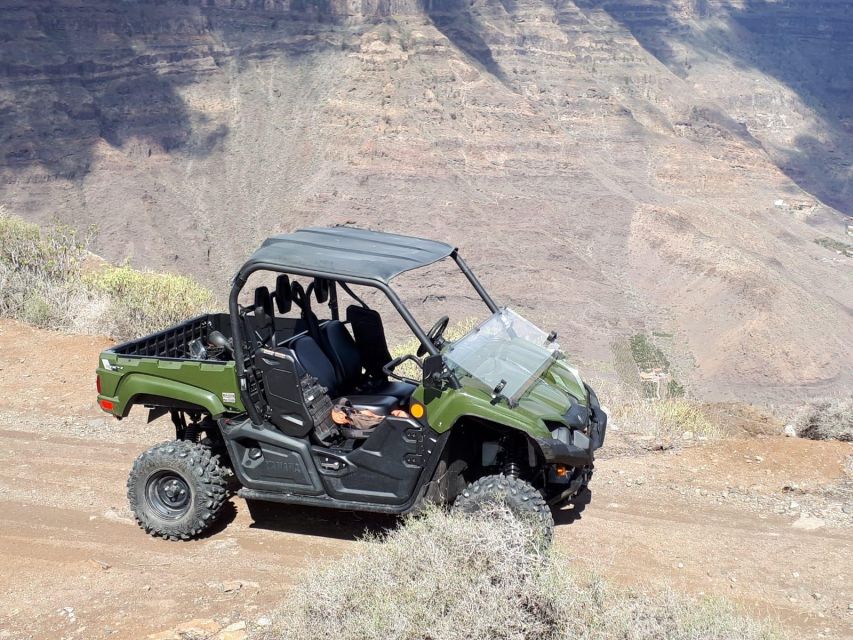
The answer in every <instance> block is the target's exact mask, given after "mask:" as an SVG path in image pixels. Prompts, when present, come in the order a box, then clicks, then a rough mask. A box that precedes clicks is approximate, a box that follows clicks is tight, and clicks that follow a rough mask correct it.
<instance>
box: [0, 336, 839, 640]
mask: <svg viewBox="0 0 853 640" xmlns="http://www.w3.org/2000/svg"><path fill="white" fill-rule="evenodd" d="M22 331H23V332H30V331H31V330H29V329H24V328H21V327H18V326H17V325H12V324H10V323H2V324H0V375H2V380H3V384H4V386H6V388H7V390H8V391H9V393H7V394H6V395H5V396H4V397H3V399H2V403H0V441H2V445H0V556H2V558H3V561H2V565H0V638H60V637H62V638H69V639H71V638H87V639H88V638H107V637H109V638H144V637H146V635H148V634H152V633H156V632H159V631H162V630H164V629H170V628H173V627H175V626H176V625H177V624H179V623H182V622H184V621H187V620H190V619H192V618H213V619H216V620H217V621H218V622H220V623H223V624H224V623H225V621H226V619H227V620H228V621H235V620H245V621H246V622H247V624H248V627H249V629H250V630H251V629H253V628H256V622H257V621H258V620H259V619H261V618H263V617H268V616H269V615H270V614H271V613H272V612H273V611H274V610H275V608H276V605H277V603H278V602H280V600H281V598H282V596H283V595H284V594H285V593H286V592H287V590H288V588H289V587H290V585H291V584H292V583H293V581H294V580H295V579H296V578H297V576H298V574H299V572H300V571H302V570H304V569H305V568H307V567H309V566H310V565H311V563H312V562H314V561H320V560H323V561H325V560H330V559H332V560H333V559H342V560H345V557H346V554H347V553H348V552H349V551H350V550H351V548H352V547H351V541H352V539H353V538H354V537H355V536H357V535H359V534H360V533H362V532H363V531H364V530H365V529H366V528H368V527H370V528H379V527H383V526H389V525H391V524H393V521H392V520H389V519H382V518H379V519H377V518H363V517H360V516H356V515H353V514H347V513H338V512H326V511H318V510H308V509H299V508H287V509H284V510H281V511H280V512H278V514H277V515H276V516H275V517H270V518H268V519H264V520H263V522H261V523H255V522H254V521H253V520H252V518H251V517H250V515H249V514H248V512H247V509H246V506H245V503H244V502H243V501H241V500H239V499H234V500H233V501H232V503H233V505H234V508H233V509H230V510H229V511H228V513H226V516H225V518H224V520H225V523H224V524H226V525H227V526H224V527H220V528H218V529H217V530H216V531H214V532H213V533H212V535H210V536H209V537H207V538H205V539H202V540H198V541H193V542H188V543H167V542H163V541H160V540H155V539H152V538H149V537H147V536H146V535H144V534H143V533H142V532H141V530H139V529H138V528H137V527H136V525H135V524H134V523H133V522H132V520H131V518H130V515H129V513H128V510H127V507H126V500H125V495H124V483H125V479H126V473H127V471H128V469H129V467H130V464H131V462H132V460H133V458H134V457H135V456H136V455H137V454H138V453H139V452H140V451H141V450H143V449H145V448H146V447H148V446H150V445H151V444H153V443H155V442H158V441H160V440H164V439H167V438H168V437H169V428H170V427H169V425H168V423H167V422H164V421H161V422H155V423H153V424H151V425H146V424H145V423H144V421H143V420H141V419H140V418H139V417H138V416H137V417H136V418H132V419H129V420H127V421H123V422H121V423H119V422H115V421H106V420H103V419H102V418H101V416H100V415H99V414H98V413H97V409H95V408H93V407H92V406H91V398H92V397H93V392H92V390H91V389H90V387H91V386H92V380H91V378H92V376H91V375H90V373H89V372H90V371H91V365H92V364H93V363H94V362H95V357H96V354H97V350H98V348H99V346H100V344H102V341H98V340H95V339H91V340H90V339H87V338H73V337H69V336H57V335H54V334H46V333H41V332H39V334H38V335H31V336H27V338H28V341H29V340H30V339H32V338H38V340H34V341H31V342H29V344H30V345H33V344H36V345H37V347H35V349H36V351H40V350H41V349H44V352H43V353H41V352H39V353H33V348H28V349H27V351H28V353H27V357H28V359H29V361H30V362H31V365H30V366H28V367H27V368H26V370H23V369H22V368H21V367H20V359H21V358H22V357H24V356H22V355H21V353H22V350H23V349H24V348H25V347H23V346H20V345H21V344H22V341H21V332H22ZM56 353H61V354H63V356H64V357H63V358H62V362H61V363H60V364H59V365H58V366H59V370H60V373H61V375H62V376H63V378H64V379H65V382H60V381H59V378H58V376H57V373H56V371H54V373H53V378H50V379H48V378H46V377H39V376H46V375H47V374H48V373H49V370H50V368H51V364H50V361H51V360H53V361H54V362H55V360H56V358H55V354H56ZM25 373H28V374H29V375H30V376H31V377H36V378H38V379H39V381H40V382H39V386H38V388H37V390H33V386H32V385H31V384H29V383H28V382H27V381H28V380H29V378H25V377H23V376H24V374H25ZM50 380H53V382H50ZM60 390H61V392H62V393H63V394H64V398H65V399H64V402H63V403H61V404H56V403H53V404H51V403H48V404H47V405H46V408H44V410H43V411H41V412H40V413H39V414H35V413H33V408H34V407H36V406H38V405H40V404H42V403H44V402H45V400H44V398H45V397H51V396H53V395H56V394H57V393H59V391H60ZM614 436H616V437H618V434H614ZM851 454H853V447H851V446H850V445H847V444H842V443H817V442H810V441H804V440H786V439H782V438H762V439H748V440H735V441H725V442H717V443H706V444H703V445H698V446H694V447H692V448H688V449H684V450H682V451H679V452H666V453H654V454H646V455H634V456H622V457H611V458H606V459H603V460H601V462H600V465H599V470H598V472H597V475H596V477H595V479H594V480H593V496H592V500H591V502H590V503H589V504H587V505H583V504H579V505H576V506H575V507H574V508H573V509H566V510H565V511H564V512H562V513H561V514H560V517H559V522H560V523H561V524H560V526H558V530H557V543H558V544H559V545H561V546H562V547H563V548H564V549H565V550H566V551H567V552H568V553H569V554H570V555H571V556H572V557H573V558H574V561H576V562H578V563H581V564H583V565H588V566H589V567H592V568H595V569H596V570H597V571H599V572H601V573H603V574H604V575H605V576H607V577H609V578H611V579H613V580H615V581H617V582H620V583H624V584H628V585H646V584H651V585H657V586H660V585H664V584H672V585H673V586H674V587H675V588H676V589H683V590H685V591H688V592H690V593H694V594H701V593H704V594H716V595H724V596H726V597H729V598H732V599H734V600H735V602H736V603H738V604H739V605H740V606H742V607H743V608H744V609H745V610H747V611H749V612H751V613H755V614H757V615H762V616H767V615H769V616H771V617H774V618H777V619H778V620H780V622H781V623H782V624H783V625H785V626H787V627H790V628H793V629H796V630H797V632H798V633H799V634H802V636H803V637H815V638H816V637H835V638H850V637H853V608H851V606H850V605H851V604H853V578H851V576H853V527H851V525H853V516H850V515H849V514H845V512H844V508H847V507H849V506H851V505H853V503H851V501H850V493H849V484H848V483H849V477H848V475H847V471H846V470H845V465H849V457H850V456H851ZM784 487H789V489H788V490H785V489H784ZM792 487H794V488H792ZM792 500H796V501H797V502H799V503H802V507H799V508H798V511H794V510H792V509H791V508H790V504H789V503H791V501H792ZM805 509H809V510H810V512H811V514H812V515H809V516H808V517H800V516H798V513H801V512H802V511H804V510H805ZM815 513H817V514H819V515H820V518H818V517H817V516H815V515H814V514H815ZM804 526H805V527H816V528H814V529H813V530H809V529H808V528H802V527H804Z"/></svg>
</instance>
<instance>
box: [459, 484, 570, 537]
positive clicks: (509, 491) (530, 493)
mask: <svg viewBox="0 0 853 640" xmlns="http://www.w3.org/2000/svg"><path fill="white" fill-rule="evenodd" d="M488 504H502V505H506V506H507V507H508V508H509V510H510V511H512V512H513V513H514V514H515V515H516V516H518V517H521V518H526V519H529V520H531V521H533V522H534V523H535V524H536V525H537V526H540V527H541V529H542V532H543V534H544V536H545V537H546V538H547V539H549V540H550V539H551V537H552V535H553V533H554V516H553V515H552V514H551V508H550V507H549V506H548V505H547V503H546V502H545V498H543V497H542V494H541V493H539V491H538V490H537V489H536V488H535V487H533V485H531V484H530V483H528V482H525V481H524V480H522V479H520V478H516V477H515V476H505V475H502V474H501V475H494V476H484V477H482V478H480V479H479V480H475V481H474V482H472V483H471V484H469V485H468V486H467V487H465V489H464V490H463V491H462V493H460V494H459V496H458V497H457V498H456V500H455V501H454V502H453V511H457V512H461V513H476V512H477V511H479V510H480V509H481V508H483V506H485V505H488Z"/></svg>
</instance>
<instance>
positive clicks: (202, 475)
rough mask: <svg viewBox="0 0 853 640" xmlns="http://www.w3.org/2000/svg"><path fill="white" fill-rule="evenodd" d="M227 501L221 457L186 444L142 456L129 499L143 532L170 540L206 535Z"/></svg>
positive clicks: (129, 481) (168, 444) (133, 471)
mask: <svg viewBox="0 0 853 640" xmlns="http://www.w3.org/2000/svg"><path fill="white" fill-rule="evenodd" d="M226 496H227V489H226V479H225V472H224V470H223V469H222V467H221V466H220V465H219V457H218V456H215V455H212V453H211V451H210V449H208V448H207V447H205V446H203V445H201V444H198V443H195V442H189V441H185V440H175V441H174V442H164V443H163V444H158V445H157V446H155V447H152V448H151V449H149V450H148V451H146V452H145V453H143V454H142V455H141V456H139V457H138V458H137V459H136V461H135V462H134V463H133V468H132V469H131V471H130V476H129V477H128V479H127V499H128V501H129V503H130V509H131V511H133V515H134V516H136V521H137V522H138V523H139V526H140V527H142V528H143V529H145V531H146V532H147V533H150V534H151V535H154V536H160V537H163V538H166V539H168V540H189V539H191V538H195V537H197V536H199V535H201V534H202V533H203V532H204V531H205V530H207V529H208V528H209V527H210V526H211V525H212V524H213V523H214V522H215V521H216V518H217V516H218V515H219V512H220V511H221V509H222V505H223V504H224V503H225V498H226Z"/></svg>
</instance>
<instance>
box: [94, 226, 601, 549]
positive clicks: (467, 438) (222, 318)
mask: <svg viewBox="0 0 853 640" xmlns="http://www.w3.org/2000/svg"><path fill="white" fill-rule="evenodd" d="M445 258H450V259H452V260H453V261H455V263H456V265H458V268H459V269H460V270H461V272H462V274H464V276H465V278H467V281H468V282H470V284H471V286H472V287H473V289H474V292H476V294H477V296H478V297H479V299H481V300H482V302H483V303H484V304H485V305H486V307H488V312H489V314H490V315H489V316H488V318H487V319H486V320H484V321H483V322H481V323H480V324H479V325H477V326H476V327H475V328H474V329H472V330H471V331H470V332H468V333H467V334H466V335H465V336H463V337H462V338H460V339H458V340H455V341H452V342H451V341H448V340H446V339H445V338H444V336H443V334H444V332H445V329H446V328H447V326H448V318H447V316H444V317H442V318H441V319H439V320H438V321H437V322H436V323H435V324H434V325H433V326H432V328H431V329H429V330H428V331H424V330H423V329H422V327H421V326H420V325H419V324H418V322H417V321H416V319H415V318H414V316H413V315H412V314H411V312H410V311H409V310H408V309H407V307H406V306H405V305H404V304H403V302H402V301H401V299H400V297H399V296H398V295H397V294H396V293H395V292H394V290H393V289H392V288H391V281H392V280H393V279H394V278H395V277H396V276H398V275H400V274H401V273H403V272H407V271H410V270H412V269H419V268H421V267H426V266H427V265H431V264H433V263H435V262H437V261H440V260H443V259H445ZM257 272H272V273H267V274H266V275H267V276H268V281H269V285H270V286H269V287H267V286H260V287H257V288H255V289H254V291H253V292H251V291H250V290H249V289H247V291H246V292H245V293H243V294H242V295H241V292H242V291H243V289H244V287H246V283H247V280H248V279H249V276H250V275H252V274H254V273H257ZM255 279H257V277H256V278H255ZM273 283H274V286H273ZM363 287H370V288H373V289H375V290H379V292H381V293H382V294H384V295H385V296H387V299H388V300H389V301H390V303H391V305H392V306H393V307H394V309H396V311H397V312H398V313H399V314H400V316H401V317H402V320H403V321H404V322H405V324H406V325H407V326H408V327H409V328H410V329H411V331H412V333H413V334H414V336H415V337H416V338H417V340H418V342H419V343H420V346H419V347H418V348H417V353H416V354H411V353H409V354H405V355H403V356H401V357H398V358H392V357H391V355H390V353H389V350H388V345H387V343H386V339H385V330H384V324H383V319H382V317H381V316H380V314H379V313H378V312H377V311H376V310H375V309H372V308H369V307H368V305H367V304H365V303H364V301H363V299H362V297H360V296H359V295H358V294H357V293H356V292H355V291H354V289H359V290H362V291H364V290H363V289H362V288H363ZM248 293H252V294H253V295H252V296H248V300H250V301H251V302H250V304H246V305H243V304H241V303H240V301H241V300H246V299H247V294H248ZM344 294H346V295H347V296H348V297H350V298H351V299H352V301H353V302H352V304H349V305H348V306H347V307H346V309H345V310H344V313H343V317H342V314H341V309H340V308H339V297H342V296H343V295H344ZM362 295H363V296H364V297H367V296H366V295H364V293H362ZM312 305H313V306H314V307H317V308H318V309H320V308H321V307H322V308H323V311H322V312H321V313H320V315H321V316H325V317H322V318H318V315H317V313H315V310H314V308H313V307H312ZM229 310H230V313H227V314H224V313H222V314H209V315H204V316H200V317H197V318H193V319H191V320H187V321H186V322H184V323H182V324H179V325H177V326H174V327H171V328H169V329H166V330H164V331H161V332H159V333H155V334H153V335H150V336H147V337H144V338H140V339H138V340H134V341H132V342H128V343H126V344H122V345H119V346H116V347H114V348H112V349H108V350H106V351H104V352H103V353H102V354H101V355H100V363H99V366H98V369H97V386H98V403H99V404H100V406H101V408H102V409H104V410H105V411H107V412H109V413H111V414H113V415H114V416H115V417H117V418H119V419H121V418H124V417H125V416H127V415H128V412H129V411H130V410H131V407H133V406H134V405H142V406H145V407H148V408H149V411H150V413H149V421H150V420H153V419H155V418H158V417H161V416H167V415H168V416H170V417H171V421H172V423H173V424H174V427H175V439H174V440H172V441H169V442H166V443H163V444H159V445H157V446H155V447H153V448H151V449H149V450H148V451H146V452H145V453H143V454H142V455H141V456H140V457H139V458H138V459H137V460H136V462H135V463H134V465H133V469H132V471H131V473H130V478H129V480H128V498H129V501H130V506H131V508H132V510H133V512H134V514H135V515H136V518H137V520H138V521H139V524H140V525H141V526H142V527H143V528H144V529H145V530H146V531H147V532H149V533H151V534H153V535H158V536H162V537H165V538H168V539H175V540H177V539H183V540H186V539H190V538H192V537H194V536H198V535H200V534H202V533H203V532H204V531H205V530H206V529H208V528H209V527H210V526H211V524H212V523H213V522H214V521H215V520H216V517H217V515H218V514H219V512H220V510H221V508H222V506H223V503H224V502H225V500H226V497H227V495H228V491H229V486H231V485H239V489H238V490H237V494H238V495H239V496H241V497H243V498H245V499H246V500H247V501H249V504H250V507H251V506H252V505H253V504H255V503H258V502H267V503H282V504H299V505H313V506H318V507H332V508H336V509H346V510H355V511H373V512H382V513H392V514H402V513H407V512H410V511H412V510H414V509H416V508H417V507H418V506H419V505H421V504H423V503H424V502H425V501H434V502H439V503H444V504H450V505H452V508H454V509H459V510H462V511H467V512H470V511H476V510H477V509H479V508H480V507H481V506H482V505H483V504H485V503H486V502H490V501H500V502H503V503H505V504H507V505H508V506H509V507H510V508H511V509H513V510H515V511H517V512H518V513H521V514H528V515H530V516H531V517H533V518H537V519H539V520H540V521H541V522H542V525H543V527H545V528H546V529H547V530H548V532H549V534H550V531H551V529H552V527H553V524H554V521H553V517H552V513H551V508H552V507H559V506H560V505H561V504H564V503H566V502H567V501H569V500H571V499H572V498H573V497H574V496H576V495H577V494H578V493H579V492H580V491H582V490H583V489H584V488H585V487H586V485H587V483H588V482H589V480H590V477H591V475H592V470H593V459H594V452H595V450H596V449H598V448H599V447H600V446H601V445H602V443H603V441H604V435H605V430H606V426H607V416H606V414H605V413H604V412H603V411H602V409H601V407H600V405H599V402H598V399H597V398H596V396H595V393H594V392H593V391H592V389H590V388H589V386H587V385H586V384H584V382H583V381H582V380H581V379H580V377H579V376H578V373H577V372H576V371H575V370H574V369H572V368H571V367H570V366H569V365H568V363H567V362H566V359H565V356H564V355H563V353H562V352H561V351H560V349H559V347H558V345H557V342H556V334H555V333H554V332H551V333H546V332H544V331H542V330H540V329H538V328H537V327H536V326H534V325H533V324H531V323H530V322H528V321H527V320H525V319H524V318H522V317H521V316H520V315H518V314H517V313H515V312H514V311H511V310H510V309H507V308H503V307H499V306H498V305H497V304H496V303H495V301H494V300H492V298H491V297H490V296H489V294H488V293H487V292H486V290H485V289H484V288H483V286H482V284H481V283H480V282H479V280H477V278H476V277H475V276H474V274H473V273H472V272H471V270H470V269H469V268H468V266H467V265H466V264H465V262H464V261H463V260H462V258H461V257H460V256H459V254H458V253H457V250H456V249H454V248H453V247H451V246H450V245H447V244H444V243H442V242H435V241H432V240H424V239H420V238H412V237H407V236H401V235H393V234H386V233H378V232H374V231H367V230H363V229H354V228H347V227H341V228H330V229H319V228H315V229H302V230H299V231H296V232H295V233H292V234H287V235H278V236H273V237H271V238H269V239H268V240H266V241H265V242H264V243H263V245H262V246H261V247H260V248H259V249H258V250H257V251H256V252H255V253H254V254H253V255H252V256H251V258H249V260H248V262H246V264H245V265H243V267H242V268H241V269H240V271H239V272H238V273H237V275H236V276H235V278H234V282H233V287H232V289H231V295H230V304H229ZM386 319H387V318H386ZM406 361H410V362H412V363H415V365H416V366H413V365H407V367H404V368H401V367H400V365H401V364H402V363H403V362H406ZM398 369H400V371H403V369H408V370H410V371H411V370H412V369H414V370H418V371H420V372H422V375H419V376H418V378H419V379H413V378H411V377H407V376H405V375H402V374H401V373H398V371H397V370H398ZM334 412H337V418H338V419H336V418H335V416H333V413H334ZM342 412H343V414H344V417H345V420H344V421H343V422H341V421H340V419H339V418H340V416H341V414H342ZM364 416H367V417H369V418H370V419H371V421H372V424H369V425H367V426H365V424H363V423H362V421H360V420H359V418H361V417H364ZM350 417H352V418H353V419H354V424H350V423H349V422H348V419H349V418H350ZM231 473H233V476H234V477H233V480H231V481H230V482H229V481H227V480H228V477H229V476H230V475H231Z"/></svg>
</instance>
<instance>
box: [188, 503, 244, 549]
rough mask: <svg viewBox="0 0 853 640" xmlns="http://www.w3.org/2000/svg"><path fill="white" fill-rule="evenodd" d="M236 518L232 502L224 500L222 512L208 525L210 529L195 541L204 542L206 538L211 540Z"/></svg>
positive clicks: (235, 510) (235, 508) (235, 509)
mask: <svg viewBox="0 0 853 640" xmlns="http://www.w3.org/2000/svg"><path fill="white" fill-rule="evenodd" d="M236 517H237V507H236V506H235V505H234V500H233V499H231V500H226V501H225V504H223V505H222V511H220V512H219V516H217V518H216V521H215V522H214V523H213V524H212V525H210V528H208V529H206V530H205V531H203V532H202V533H201V534H200V535H199V536H197V539H198V540H205V539H206V538H211V537H213V536H215V535H217V534H219V533H222V532H223V531H224V530H225V528H226V527H227V526H228V525H229V524H231V523H232V522H234V518H236Z"/></svg>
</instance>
